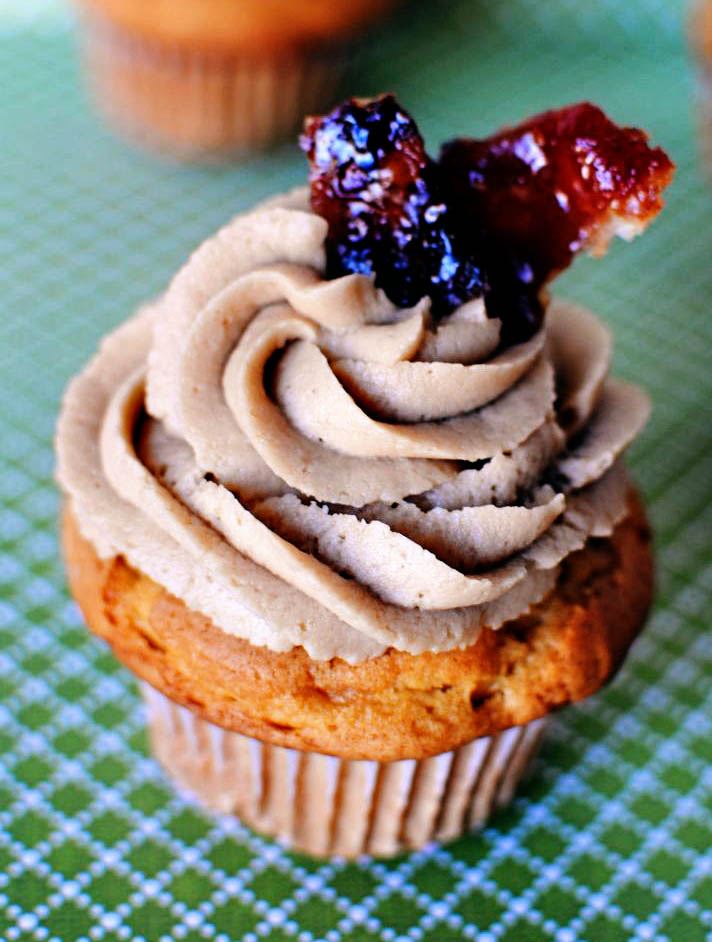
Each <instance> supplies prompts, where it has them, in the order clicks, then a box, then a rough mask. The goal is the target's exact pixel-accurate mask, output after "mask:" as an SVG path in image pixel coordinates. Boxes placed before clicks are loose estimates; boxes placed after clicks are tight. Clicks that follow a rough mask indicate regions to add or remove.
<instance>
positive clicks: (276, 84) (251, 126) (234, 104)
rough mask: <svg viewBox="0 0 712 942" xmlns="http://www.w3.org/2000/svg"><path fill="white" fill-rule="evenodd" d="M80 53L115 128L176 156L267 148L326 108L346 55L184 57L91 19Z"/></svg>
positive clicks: (168, 47)
mask: <svg viewBox="0 0 712 942" xmlns="http://www.w3.org/2000/svg"><path fill="white" fill-rule="evenodd" d="M84 51H85V60H86V65H87V72H88V76H89V82H90V87H91V89H92V93H93V96H94V99H95V101H96V103H97V106H98V108H99V110H100V111H101V112H102V113H103V114H104V115H105V116H106V118H107V119H108V121H109V122H110V123H111V124H112V125H113V126H114V127H116V128H117V129H118V130H119V131H121V132H123V133H125V134H128V135H129V136H130V137H132V138H134V139H137V140H139V141H140V142H141V143H144V144H146V145H148V146H150V147H153V148H156V149H158V150H163V151H166V152H168V153H171V154H173V155H175V156H178V157H185V158H197V159H201V158H202V159H209V158H218V157H225V156H230V155H235V154H238V155H239V154H240V153H242V152H245V151H251V150H255V149H258V148H261V147H265V146H267V145H268V144H271V143H273V142H274V141H276V140H279V139H281V138H283V137H286V136H287V135H289V134H290V133H292V132H293V131H294V130H295V128H296V127H297V126H298V125H299V124H300V123H301V120H302V119H303V117H304V115H305V114H310V113H314V112H318V111H320V110H322V109H323V107H324V106H325V105H328V104H329V103H330V100H331V98H332V97H333V95H334V89H335V87H336V86H338V83H339V81H340V80H341V78H342V76H343V73H344V71H345V65H346V61H347V56H346V53H345V51H344V50H343V49H342V50H338V49H333V48H330V49H328V50H325V49H320V50H315V49H311V50H305V51H299V50H295V51H294V52H293V53H292V54H291V55H286V54H280V55H279V56H277V55H275V57H274V58H268V57H260V56H257V57H255V58H247V57H245V56H238V55H235V56H229V55H220V54H210V53H205V52H204V51H196V52H190V51H188V50H186V49H184V48H182V47H181V48H178V47H173V46H171V45H168V44H161V43H158V42H152V41H150V40H146V39H143V38H141V37H134V36H133V35H131V34H130V33H128V32H126V31H124V30H122V29H120V28H117V27H116V26H115V25H114V24H113V23H111V22H110V21H108V20H106V19H104V18H103V17H101V16H99V17H97V16H96V15H88V16H87V17H85V19H84Z"/></svg>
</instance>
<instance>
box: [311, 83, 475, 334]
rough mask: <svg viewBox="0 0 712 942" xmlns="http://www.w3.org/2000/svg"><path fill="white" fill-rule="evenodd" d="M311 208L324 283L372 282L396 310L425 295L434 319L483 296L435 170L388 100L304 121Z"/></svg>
mask: <svg viewBox="0 0 712 942" xmlns="http://www.w3.org/2000/svg"><path fill="white" fill-rule="evenodd" d="M300 144H301V147H302V149H303V150H304V151H305V153H306V154H307V157H308V158H309V162H310V174H309V178H310V182H311V201H312V207H313V209H314V210H315V212H317V213H319V215H321V216H323V217H324V218H325V219H326V220H327V221H328V223H329V236H328V239H327V256H328V258H327V274H328V275H329V276H330V277H334V276H337V275H340V274H345V273H347V272H361V273H363V274H371V273H375V275H376V284H377V285H378V286H379V287H382V288H383V289H384V291H385V292H386V294H387V295H388V296H389V297H390V299H391V300H392V301H393V302H394V303H395V304H398V305H400V306H401V307H407V306H409V305H412V304H415V303H416V302H417V301H419V300H420V298H422V297H423V296H424V295H426V294H428V295H430V298H431V301H432V309H433V313H434V314H435V316H438V315H442V314H445V313H447V312H448V311H450V310H452V309H453V308H455V307H457V306H458V305H459V304H461V303H462V302H463V301H466V300H468V299H470V298H474V297H477V296H479V295H481V294H482V293H483V291H484V289H485V288H486V281H485V277H484V273H483V272H482V270H481V268H480V266H479V265H478V264H477V263H476V261H475V259H474V258H472V256H471V254H470V253H468V252H467V250H466V247H465V246H464V244H463V240H462V238H461V237H460V235H459V233H458V231H457V226H456V222H455V219H454V216H453V213H452V211H451V210H450V209H448V207H447V206H446V205H445V203H444V202H443V196H442V193H441V188H440V182H439V170H438V167H437V165H436V164H435V163H434V161H432V160H431V159H430V157H428V155H427V154H426V152H425V148H424V145H423V139H422V137H421V136H420V134H419V132H418V129H417V127H416V125H415V122H414V121H413V119H412V118H411V117H410V115H409V114H408V113H407V112H406V111H404V110H403V109H402V108H401V107H400V106H399V104H398V103H397V102H396V100H395V98H394V97H393V95H382V96H381V97H379V98H375V99H371V100H368V99H362V100H359V99H355V98H352V99H350V100H348V101H346V102H344V103H343V104H342V105H339V106H338V107H337V108H335V109H334V110H333V111H331V112H330V113H329V114H327V115H323V116H322V117H318V118H307V120H306V122H305V127H304V134H303V135H302V137H301V138H300Z"/></svg>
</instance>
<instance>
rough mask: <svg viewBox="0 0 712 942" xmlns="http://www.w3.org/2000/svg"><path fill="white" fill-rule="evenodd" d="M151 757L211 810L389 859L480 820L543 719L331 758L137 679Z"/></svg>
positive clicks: (289, 840)
mask: <svg viewBox="0 0 712 942" xmlns="http://www.w3.org/2000/svg"><path fill="white" fill-rule="evenodd" d="M141 690H142V694H143V697H144V700H145V703H146V707H147V711H148V724H149V730H150V737H151V744H152V747H153V751H154V753H155V755H156V758H157V759H158V760H159V762H160V763H161V765H163V767H164V768H165V769H166V770H167V771H168V772H169V774H170V775H172V776H173V778H175V780H176V781H177V782H178V783H179V784H180V785H182V786H183V787H185V788H187V789H188V790H189V791H191V792H192V793H193V794H194V795H195V796H196V797H197V798H198V799H199V800H201V801H202V802H203V803H204V804H205V805H207V806H208V807H209V808H212V809H213V810H215V811H220V812H223V813H227V814H235V815H236V816H237V817H239V818H240V819H241V820H242V821H244V822H245V823H246V824H248V825H249V826H250V827H252V828H254V829H255V830H256V831H259V832H261V833H263V834H269V835H271V836H273V837H276V838H278V839H279V840H281V841H284V843H285V844H287V845H288V846H290V847H292V848H294V849H295V850H301V851H304V852H306V853H309V854H314V855H317V856H327V855H332V854H333V855H340V856H344V857H356V856H358V855H359V854H372V855H374V856H379V857H387V856H391V855H393V854H397V853H399V852H400V851H403V850H408V849H410V850H413V849H417V848H419V847H422V846H423V845H425V844H427V843H428V842H430V841H434V840H437V841H449V840H453V839H454V838H456V837H459V836H460V835H461V834H464V833H466V832H467V831H469V830H473V829H476V828H478V827H481V826H482V825H483V824H484V823H485V821H486V820H487V819H488V818H489V816H490V815H491V814H492V813H493V812H494V811H495V810H497V809H498V808H501V807H504V806H505V805H507V804H508V803H509V801H510V800H511V799H512V796H513V794H514V791H515V789H516V787H517V785H518V783H519V781H520V779H521V778H522V776H523V774H524V772H525V771H526V769H527V767H528V765H529V763H530V761H531V760H532V759H533V757H534V756H535V754H536V752H537V749H538V746H539V743H540V741H541V738H542V734H543V732H544V729H545V726H546V723H547V718H546V717H544V718H542V719H539V720H535V721H534V722H532V723H528V724H526V725H524V726H518V727H513V728H512V729H508V730H505V731H504V732H502V733H499V734H497V735H494V736H484V737H482V738H480V739H476V740H474V742H471V743H468V744H467V745H465V746H461V747H460V748H459V749H455V750H453V751H450V752H444V753H441V754H440V755H437V756H434V757H432V758H429V759H419V760H416V759H403V760H400V761H396V762H385V763H384V762H376V761H370V760H348V759H339V758H336V757H334V756H326V755H321V754H319V753H316V752H300V751H298V750H296V749H287V748H284V747H282V746H272V745H269V744H268V743H263V742H260V741H259V740H257V739H252V738H250V737H249V736H243V735H241V734H240V733H234V732H229V731H227V730H224V729H221V728H219V727H217V726H214V725H213V724H212V723H208V722H206V721H205V720H202V719H200V718H199V717H198V716H196V715H195V714H194V713H192V712H191V711H190V710H188V709H186V708H185V707H181V706H178V705H177V704H175V703H173V701H172V700H169V699H168V698H167V697H165V696H163V694H160V693H158V692H157V691H156V690H154V689H153V688H152V687H150V686H148V685H147V684H142V685H141Z"/></svg>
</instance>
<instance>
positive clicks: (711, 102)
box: [689, 0, 712, 173]
mask: <svg viewBox="0 0 712 942" xmlns="http://www.w3.org/2000/svg"><path fill="white" fill-rule="evenodd" d="M689 32H690V42H691V44H692V48H693V51H694V53H695V55H696V58H697V61H698V64H699V69H700V75H699V78H698V90H697V99H698V122H699V126H700V137H701V141H702V156H703V159H704V160H705V163H706V165H707V169H708V172H709V173H712V3H710V2H709V0H697V3H696V4H695V6H694V8H693V13H692V17H691V20H690V31H689Z"/></svg>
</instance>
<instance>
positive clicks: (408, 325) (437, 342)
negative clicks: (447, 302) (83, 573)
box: [58, 190, 648, 663]
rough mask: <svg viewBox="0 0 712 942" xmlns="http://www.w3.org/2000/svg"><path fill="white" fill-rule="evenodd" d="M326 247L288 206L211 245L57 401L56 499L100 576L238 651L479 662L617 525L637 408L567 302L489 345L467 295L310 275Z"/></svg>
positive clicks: (635, 395) (230, 229)
mask: <svg viewBox="0 0 712 942" xmlns="http://www.w3.org/2000/svg"><path fill="white" fill-rule="evenodd" d="M326 229H327V224H326V222H325V221H324V220H323V219H322V218H321V217H319V216H317V215H314V214H313V213H311V212H310V211H309V210H308V206H307V193H306V191H303V190H300V191H296V192H295V193H293V194H290V195H289V196H287V197H285V198H282V199H281V200H278V201H272V202H270V203H268V204H265V205H264V206H263V207H261V208H258V209H257V210H255V211H254V212H252V213H249V214H247V215H244V216H240V217H238V218H237V219H235V220H234V221H233V222H232V223H230V224H229V225H228V226H226V227H225V228H224V229H223V230H221V231H220V232H219V233H218V234H217V235H216V236H214V237H213V238H211V239H209V240H208V241H207V242H205V243H204V244H203V245H202V246H201V247H200V248H199V249H198V250H197V251H196V252H195V254H194V255H193V256H192V258H191V259H190V260H189V262H188V263H187V265H186V266H185V267H184V268H183V269H182V270H181V271H180V272H179V273H178V275H177V276H176V277H175V279H174V280H173V282H172V284H171V285H170V287H169V288H168V290H167V292H166V293H165V294H164V295H163V297H162V298H161V299H160V300H159V301H158V302H157V303H156V304H154V305H152V306H149V307H146V308H144V309H142V310H141V311H140V312H139V313H138V314H137V315H136V316H135V317H134V318H132V319H131V320H130V321H128V322H126V323H125V324H124V325H123V326H122V327H120V328H119V329H118V330H117V331H116V332H115V333H114V334H112V335H111V336H109V337H108V338H107V339H106V340H105V341H104V343H103V344H102V346H101V348H100V350H99V353H98V354H97V356H96V357H95V358H94V359H93V360H92V361H91V362H90V364H89V365H88V366H87V368H86V369H85V371H84V372H83V373H82V374H81V375H80V376H78V377H77V378H76V379H75V380H74V381H73V383H72V384H71V385H70V387H69V389H68V392H67V394H66V398H65V402H64V407H63V411H62V416H61V419H60V423H59V428H58V454H59V468H58V476H59V480H60V482H61V484H62V486H63V488H64V489H65V491H66V492H67V493H68V495H69V497H70V500H71V507H72V510H73V512H74V513H75V515H76V517H77V519H78V521H79V525H80V527H81V530H82V532H83V534H84V536H85V537H87V538H88V539H89V540H90V541H91V542H92V544H93V545H94V547H95V549H96V551H97V553H98V554H99V555H100V556H101V557H104V558H108V557H111V556H113V555H116V554H120V555H122V556H123V557H125V558H126V560H127V561H128V562H129V564H131V565H132V566H134V567H136V568H138V569H140V570H142V571H143V572H145V573H146V574H147V575H149V576H150V577H151V578H153V579H154V580H156V581H157V582H159V583H160V584H162V585H163V586H165V587H166V588H167V589H168V590H169V591H170V592H171V593H173V594H174V595H176V596H178V597H179V598H181V599H183V600H184V601H185V602H186V604H187V605H189V606H190V607H191V608H193V609H195V610H197V611H199V612H202V613H204V614H205V615H206V616H208V617H209V618H211V619H212V621H213V622H214V623H215V624H216V625H217V626H219V627H220V628H221V629H223V630H224V631H226V632H228V633H231V634H234V635H237V636H239V637H242V638H245V639H247V640H248V641H250V642H251V643H253V644H257V645H266V646H267V647H269V648H271V649H273V650H278V651H284V650H289V649H291V648H292V647H294V646H297V645H302V646H303V647H304V648H305V649H306V651H307V653H308V654H309V655H310V656H311V657H312V658H315V659H326V658H331V657H341V658H343V659H345V660H346V661H349V662H351V663H356V662H358V661H361V660H364V659H366V658H368V657H373V656H376V655H378V654H379V653H381V652H383V651H384V650H386V649H387V648H388V647H395V648H397V649H400V650H405V651H409V652H411V653H420V652H423V651H426V650H445V649H449V648H453V647H457V646H464V645H468V644H472V643H473V642H474V641H475V640H476V638H477V635H478V632H479V631H480V629H481V627H482V626H483V625H487V626H489V627H491V628H497V627H499V626H501V625H502V624H503V623H504V622H506V621H508V620H510V619H512V618H514V617H516V616H518V615H520V614H521V613H523V612H525V611H526V610H527V609H528V608H529V607H530V606H531V605H533V604H534V603H536V602H537V601H539V600H541V599H542V598H543V597H545V596H546V595H547V594H548V593H549V592H550V591H551V590H552V589H553V587H554V585H555V583H556V579H557V576H558V572H559V568H560V565H561V563H562V561H563V560H564V559H565V557H566V556H567V555H568V554H570V553H572V552H574V551H576V550H578V549H580V548H581V547H582V546H583V545H584V544H585V542H586V540H587V539H588V538H589V537H592V536H595V537H603V536H609V535H610V534H611V533H612V531H613V528H614V527H615V526H616V524H617V523H618V522H620V520H621V519H622V518H623V517H624V516H625V514H626V492H627V487H628V483H627V479H626V474H625V471H624V469H623V467H622V464H621V462H620V460H619V456H620V455H621V453H622V451H623V450H624V449H625V447H626V446H627V445H628V443H629V442H630V441H631V440H632V439H633V437H634V436H635V435H636V433H637V432H638V431H639V429H640V428H641V426H642V425H643V423H644V422H645V420H646V418H647V414H648V402H647V399H646V397H645V395H644V394H643V393H642V392H641V391H640V390H638V389H637V388H635V387H633V386H630V385H628V384H626V383H622V382H619V381H617V380H613V379H611V378H608V376H607V372H608V364H609V357H610V348H611V341H610V336H609V333H608V331H607V330H606V329H605V328H604V327H603V325H602V324H601V323H600V322H599V321H598V320H597V319H596V318H594V317H593V315H591V314H589V313H587V312H586V311H584V310H582V309H581V308H578V307H576V306H573V305H570V304H567V303H563V302H560V301H552V302H551V303H550V304H549V307H548V311H547V315H546V318H545V322H544V326H543V327H542V328H541V329H540V330H539V332H538V333H537V334H535V335H534V336H533V337H532V338H531V339H530V340H528V341H526V342H525V343H520V344H518V345H517V346H513V347H510V348H508V349H504V350H500V349H499V328H500V324H499V322H498V321H497V320H493V319H488V318H487V317H486V314H485V310H484V306H483V304H482V302H481V300H475V301H471V302H469V303H467V304H465V305H463V306H462V307H460V308H459V309H457V310H456V311H454V312H453V313H452V314H451V315H449V316H448V317H446V318H445V319H443V320H441V321H440V322H438V323H434V322H433V321H432V320H431V318H430V315H429V303H428V300H427V298H426V299H423V300H422V301H421V302H420V303H419V304H418V305H416V306H415V307H414V308H412V309H410V310H400V309H398V308H396V307H394V306H393V304H391V303H390V301H388V300H387V298H386V297H385V295H384V294H383V293H382V292H381V291H378V290H377V289H375V288H374V285H373V282H372V280H371V279H369V278H367V277H365V276H362V275H349V276H346V277H342V278H337V279H334V280H325V279H324V277H323V271H324V267H325V252H324V239H325V237H326Z"/></svg>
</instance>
